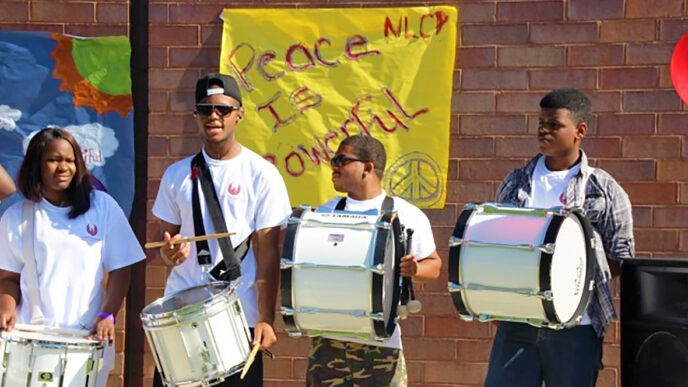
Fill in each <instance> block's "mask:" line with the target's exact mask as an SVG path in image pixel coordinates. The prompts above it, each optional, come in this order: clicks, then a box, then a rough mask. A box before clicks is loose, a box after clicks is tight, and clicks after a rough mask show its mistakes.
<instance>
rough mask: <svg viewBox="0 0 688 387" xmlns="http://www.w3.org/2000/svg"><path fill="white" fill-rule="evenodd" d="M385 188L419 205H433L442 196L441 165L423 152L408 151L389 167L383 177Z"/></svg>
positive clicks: (392, 193)
mask: <svg viewBox="0 0 688 387" xmlns="http://www.w3.org/2000/svg"><path fill="white" fill-rule="evenodd" d="M382 186H383V188H384V189H385V190H386V191H387V192H388V193H389V194H390V195H394V196H400V197H402V198H404V199H406V200H408V201H409V202H411V203H413V204H415V205H417V206H432V205H433V204H435V203H436V202H437V201H438V200H440V198H441V197H442V193H443V190H444V185H443V184H442V180H441V178H440V166H439V165H438V164H437V162H436V161H435V160H434V159H433V158H432V157H430V155H428V154H426V153H421V152H412V153H408V154H406V155H404V156H402V157H399V158H398V159H396V160H395V161H394V163H392V165H391V166H389V167H387V169H386V170H385V173H384V176H383V178H382Z"/></svg>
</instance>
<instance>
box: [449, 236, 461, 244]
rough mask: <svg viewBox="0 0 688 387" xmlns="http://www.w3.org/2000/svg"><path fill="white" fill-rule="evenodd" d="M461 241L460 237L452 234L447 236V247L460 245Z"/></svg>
mask: <svg viewBox="0 0 688 387" xmlns="http://www.w3.org/2000/svg"><path fill="white" fill-rule="evenodd" d="M462 243H463V239H462V238H457V237H455V236H453V235H452V236H451V237H450V238H449V247H455V246H460V245H461V244H462Z"/></svg>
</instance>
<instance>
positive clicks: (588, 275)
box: [562, 209, 597, 328]
mask: <svg viewBox="0 0 688 387" xmlns="http://www.w3.org/2000/svg"><path fill="white" fill-rule="evenodd" d="M569 213H570V214H572V215H573V216H575V217H577V218H578V220H579V221H580V223H581V226H583V237H584V238H585V250H586V270H585V279H584V282H583V284H584V285H583V294H582V295H581V302H580V303H578V307H577V308H576V311H575V313H574V314H573V316H572V317H571V319H570V320H569V321H565V322H562V325H563V327H564V328H570V327H573V326H576V325H578V322H579V321H578V318H579V317H581V316H583V314H584V313H585V311H586V309H588V304H589V303H590V297H591V295H592V292H591V289H590V281H591V280H592V279H593V278H595V277H594V276H595V269H596V268H597V251H595V247H594V246H593V243H592V238H594V237H595V233H594V231H593V228H592V224H591V223H590V220H589V219H588V218H587V217H586V216H585V215H583V212H582V211H581V210H580V209H573V210H571V211H570V212H569Z"/></svg>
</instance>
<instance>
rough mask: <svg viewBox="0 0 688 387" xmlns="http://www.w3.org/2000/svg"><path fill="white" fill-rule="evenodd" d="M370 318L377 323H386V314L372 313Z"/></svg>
mask: <svg viewBox="0 0 688 387" xmlns="http://www.w3.org/2000/svg"><path fill="white" fill-rule="evenodd" d="M370 318H371V319H373V320H375V321H385V314H384V313H371V314H370Z"/></svg>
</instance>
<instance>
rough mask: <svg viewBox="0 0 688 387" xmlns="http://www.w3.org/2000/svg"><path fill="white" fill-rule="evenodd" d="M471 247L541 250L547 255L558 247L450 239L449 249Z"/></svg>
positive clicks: (550, 244)
mask: <svg viewBox="0 0 688 387" xmlns="http://www.w3.org/2000/svg"><path fill="white" fill-rule="evenodd" d="M461 245H464V246H471V247H498V248H504V249H516V250H540V251H541V252H543V253H546V254H554V248H555V247H556V245H555V244H554V243H546V244H544V245H536V244H533V243H524V244H515V245H512V244H508V243H496V242H483V241H472V240H468V239H461V238H457V237H455V236H452V237H451V238H449V247H455V246H461Z"/></svg>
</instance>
